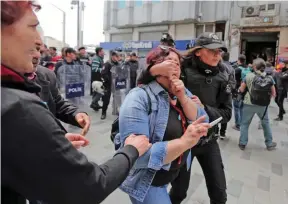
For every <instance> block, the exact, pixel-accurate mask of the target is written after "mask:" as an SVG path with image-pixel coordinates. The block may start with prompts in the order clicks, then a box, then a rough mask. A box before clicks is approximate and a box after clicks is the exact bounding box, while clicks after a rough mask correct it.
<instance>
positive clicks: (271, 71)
mask: <svg viewBox="0 0 288 204" xmlns="http://www.w3.org/2000/svg"><path fill="white" fill-rule="evenodd" d="M265 72H266V74H268V75H271V76H273V75H274V67H273V66H272V64H271V62H266V68H265Z"/></svg>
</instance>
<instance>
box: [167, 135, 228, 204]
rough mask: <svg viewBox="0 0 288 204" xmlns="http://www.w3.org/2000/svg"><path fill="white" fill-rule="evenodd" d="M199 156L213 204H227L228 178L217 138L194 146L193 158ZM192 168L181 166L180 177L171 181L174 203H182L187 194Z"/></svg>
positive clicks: (171, 193) (172, 200) (171, 197)
mask: <svg viewBox="0 0 288 204" xmlns="http://www.w3.org/2000/svg"><path fill="white" fill-rule="evenodd" d="M195 157H196V158H197V159H198V162H199V164H200V165H201V167H202V171H203V173H204V176H205V180H206V186H207V190H208V194H209V197H210V203H211V204H225V203H226V201H227V194H226V178H225V173H224V166H223V162H222V158H221V153H220V149H219V145H218V143H217V141H216V140H214V141H211V142H209V143H208V144H205V145H203V146H196V147H194V148H192V160H193V158H195ZM190 176H191V168H190V169H189V171H187V168H186V166H185V165H184V168H181V170H180V173H179V175H178V177H177V178H176V179H175V180H174V181H173V182H172V183H171V185H172V188H171V190H170V199H171V202H172V204H180V203H181V202H182V201H183V200H184V199H185V198H186V196H187V190H188V188H189V182H190ZM192 182H193V181H192Z"/></svg>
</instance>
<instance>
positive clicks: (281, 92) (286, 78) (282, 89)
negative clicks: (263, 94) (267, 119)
mask: <svg viewBox="0 0 288 204" xmlns="http://www.w3.org/2000/svg"><path fill="white" fill-rule="evenodd" d="M274 79H275V82H276V97H275V102H276V104H277V105H278V107H279V113H278V117H277V118H276V119H275V120H276V121H282V120H283V115H284V114H286V111H285V109H284V104H283V103H284V99H285V98H287V91H288V61H286V62H285V67H283V68H282V69H281V71H280V72H276V73H275V76H274Z"/></svg>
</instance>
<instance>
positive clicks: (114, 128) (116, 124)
mask: <svg viewBox="0 0 288 204" xmlns="http://www.w3.org/2000/svg"><path fill="white" fill-rule="evenodd" d="M139 88H141V89H143V90H144V91H145V93H146V94H147V97H148V106H149V111H148V115H150V114H151V112H152V109H151V106H152V103H151V98H150V96H149V94H148V92H147V91H146V89H144V88H143V87H139ZM118 133H119V117H117V118H116V120H115V121H114V122H113V123H112V128H111V134H110V139H111V141H112V142H113V143H114V139H115V136H116V135H117V134H118ZM116 149H118V148H117V147H116Z"/></svg>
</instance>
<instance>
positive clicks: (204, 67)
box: [138, 33, 232, 204]
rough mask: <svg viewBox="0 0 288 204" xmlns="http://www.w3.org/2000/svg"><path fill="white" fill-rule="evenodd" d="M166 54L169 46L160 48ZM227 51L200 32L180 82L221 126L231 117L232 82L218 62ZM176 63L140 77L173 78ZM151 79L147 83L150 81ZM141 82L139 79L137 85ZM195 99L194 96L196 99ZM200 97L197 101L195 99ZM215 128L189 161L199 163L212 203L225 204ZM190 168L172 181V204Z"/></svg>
mask: <svg viewBox="0 0 288 204" xmlns="http://www.w3.org/2000/svg"><path fill="white" fill-rule="evenodd" d="M163 49H166V50H167V53H169V47H163ZM223 51H226V52H227V49H226V48H225V46H224V45H223V42H221V40H220V39H219V38H218V37H217V35H216V34H214V33H203V34H201V35H200V36H199V37H198V38H197V40H196V45H195V47H194V48H192V49H191V50H189V51H188V53H187V54H186V55H185V56H184V60H183V62H182V72H183V73H182V76H183V77H182V79H183V81H184V84H185V86H186V87H187V89H188V90H189V91H191V92H192V93H193V94H194V95H195V97H194V98H193V100H195V102H196V103H199V102H197V101H199V99H200V101H201V103H202V104H203V106H204V107H205V111H206V112H207V114H208V115H209V119H210V122H212V121H214V120H216V119H217V118H219V117H222V118H223V119H222V121H221V123H228V122H229V120H230V119H231V116H232V90H231V89H232V83H231V82H232V81H230V80H229V73H228V72H227V69H226V66H224V65H223V63H222V62H221V53H222V52H223ZM175 67H177V66H176V65H175V63H173V62H171V61H165V62H163V63H160V64H157V65H154V66H149V67H148V68H147V69H146V72H144V73H142V76H143V77H144V78H146V79H147V80H148V79H149V77H147V75H151V77H157V76H159V75H160V76H165V77H168V78H170V77H173V75H174V74H175V72H176V71H175V70H176V69H175ZM151 79H152V78H150V79H149V80H151ZM141 82H143V80H142V79H141V78H139V81H138V83H141ZM196 96H197V97H196ZM198 97H199V98H198ZM216 131H217V128H216V126H214V127H213V128H211V129H210V130H209V132H208V135H207V137H206V138H205V139H203V140H202V141H200V142H199V144H198V145H196V146H195V147H193V148H192V149H191V153H192V159H193V158H197V160H198V162H199V163H200V165H201V167H202V170H203V173H204V176H205V180H206V185H207V189H208V194H209V197H210V203H211V204H224V203H226V201H227V194H226V178H225V173H224V165H223V162H222V157H221V152H220V148H219V145H218V142H217V139H218V137H217V136H216V135H215V133H216ZM190 174H191V169H189V170H188V171H187V168H183V169H181V170H180V173H179V175H178V177H177V178H176V179H175V180H174V181H173V182H171V185H172V188H171V190H170V199H171V202H172V203H173V204H180V203H181V202H182V201H183V200H184V199H185V198H186V196H187V190H188V187H189V182H190Z"/></svg>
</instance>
